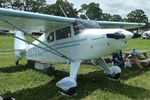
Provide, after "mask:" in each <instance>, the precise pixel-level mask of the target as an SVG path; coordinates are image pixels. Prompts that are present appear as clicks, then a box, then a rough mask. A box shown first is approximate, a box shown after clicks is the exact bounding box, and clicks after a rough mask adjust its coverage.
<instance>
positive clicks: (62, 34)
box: [56, 26, 71, 40]
mask: <svg viewBox="0 0 150 100" xmlns="http://www.w3.org/2000/svg"><path fill="white" fill-rule="evenodd" d="M68 37H71V30H70V26H69V27H66V28H62V29H59V30H56V40H61V39H65V38H68Z"/></svg>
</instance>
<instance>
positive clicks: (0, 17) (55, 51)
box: [0, 16, 73, 61]
mask: <svg viewBox="0 0 150 100" xmlns="http://www.w3.org/2000/svg"><path fill="white" fill-rule="evenodd" d="M0 19H1V20H2V21H4V22H5V23H7V24H9V25H10V26H12V27H13V28H16V29H17V30H19V31H21V32H23V33H24V34H25V35H28V36H29V37H31V38H33V39H34V40H36V41H38V42H40V43H41V44H43V45H45V46H46V47H48V48H49V49H51V50H52V51H54V52H52V51H50V50H47V49H45V48H43V47H40V46H38V45H35V44H33V43H29V44H32V45H34V46H36V47H39V48H41V49H43V50H45V51H48V52H51V53H53V54H55V55H57V56H59V57H62V58H65V59H67V60H70V61H73V60H72V59H70V58H68V57H67V56H65V55H64V54H62V53H60V52H59V51H57V50H55V49H54V48H52V47H50V46H49V45H47V44H46V43H44V42H42V41H40V40H39V39H36V38H35V37H34V36H32V35H31V34H28V32H25V31H24V30H22V29H20V28H19V27H17V26H15V25H14V24H12V23H10V22H9V21H7V20H6V19H4V18H3V17H2V16H0ZM15 38H18V37H15ZM18 39H20V40H22V41H24V42H27V41H25V40H23V39H21V38H18Z"/></svg>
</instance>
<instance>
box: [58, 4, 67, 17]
mask: <svg viewBox="0 0 150 100" xmlns="http://www.w3.org/2000/svg"><path fill="white" fill-rule="evenodd" d="M59 7H60V9H61V11H62V12H63V14H64V16H65V17H67V15H66V13H65V12H64V10H63V9H62V7H61V5H60V4H59Z"/></svg>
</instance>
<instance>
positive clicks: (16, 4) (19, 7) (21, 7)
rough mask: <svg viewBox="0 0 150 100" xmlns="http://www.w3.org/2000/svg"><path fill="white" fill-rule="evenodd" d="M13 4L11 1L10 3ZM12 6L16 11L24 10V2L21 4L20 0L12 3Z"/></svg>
mask: <svg viewBox="0 0 150 100" xmlns="http://www.w3.org/2000/svg"><path fill="white" fill-rule="evenodd" d="M10 2H11V1H10ZM11 6H12V8H14V9H19V10H23V7H24V4H23V3H22V2H20V0H17V1H15V2H11Z"/></svg>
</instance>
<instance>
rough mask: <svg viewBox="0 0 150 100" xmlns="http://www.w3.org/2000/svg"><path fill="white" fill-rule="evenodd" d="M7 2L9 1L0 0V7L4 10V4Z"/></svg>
mask: <svg viewBox="0 0 150 100" xmlns="http://www.w3.org/2000/svg"><path fill="white" fill-rule="evenodd" d="M8 1H9V0H0V7H2V8H6V7H7V5H6V3H7V2H8Z"/></svg>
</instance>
